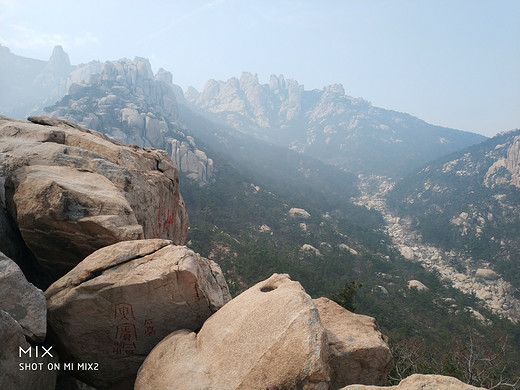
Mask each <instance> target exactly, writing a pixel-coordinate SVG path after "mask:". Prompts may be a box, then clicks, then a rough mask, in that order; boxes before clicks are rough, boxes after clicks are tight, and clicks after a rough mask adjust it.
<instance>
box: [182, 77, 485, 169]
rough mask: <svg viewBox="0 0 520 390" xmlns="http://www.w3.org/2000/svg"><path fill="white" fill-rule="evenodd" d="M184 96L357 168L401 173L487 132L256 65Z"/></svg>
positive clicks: (223, 117)
mask: <svg viewBox="0 0 520 390" xmlns="http://www.w3.org/2000/svg"><path fill="white" fill-rule="evenodd" d="M184 98H185V99H186V101H187V102H188V103H189V104H190V105H192V107H195V108H196V109H198V110H200V111H201V112H204V113H205V114H206V115H208V116H209V117H210V118H212V119H214V120H217V121H219V122H222V123H226V124H228V125H230V126H232V127H234V128H235V129H237V130H240V131H242V132H244V133H247V134H251V135H254V136H255V137H258V138H260V139H264V140H267V141H269V142H272V143H274V144H277V145H280V146H284V147H287V148H290V149H291V150H295V151H298V152H300V153H304V154H306V155H309V156H312V157H315V158H317V159H319V160H321V161H323V162H325V163H327V164H331V165H335V166H338V167H340V168H342V169H345V170H347V171H349V172H352V173H356V174H358V173H363V174H384V175H395V176H401V175H403V174H405V173H409V172H411V171H413V170H414V169H415V168H416V167H419V166H421V165H423V164H425V163H427V162H428V161H431V160H432V159H434V158H436V157H438V156H441V155H444V154H448V153H451V152H453V151H456V150H459V149H462V148H464V147H466V146H469V145H472V144H475V143H479V142H482V141H483V140H484V139H485V137H484V136H481V135H477V134H473V133H468V132H463V131H458V130H454V129H449V128H445V127H440V126H434V125H430V124H428V123H426V122H424V121H422V120H420V119H418V118H415V117H413V116H411V115H408V114H405V113H400V112H396V111H390V110H385V109H383V108H378V107H374V106H372V104H371V103H370V102H368V101H366V100H363V99H359V98H353V97H350V96H348V95H346V94H345V90H344V88H343V86H342V85H341V84H335V85H330V86H326V87H324V88H323V89H321V90H317V89H315V90H312V91H306V90H305V89H304V87H303V85H300V84H299V83H298V82H297V81H295V80H290V79H289V80H285V78H284V77H283V76H275V75H272V76H271V79H270V81H269V84H260V83H259V81H258V77H257V76H256V75H253V74H251V73H243V74H242V76H241V77H240V79H237V78H231V79H229V80H228V81H226V82H224V81H215V80H209V81H208V82H207V83H206V85H205V86H204V89H203V90H202V92H200V93H199V92H198V91H196V90H195V89H193V88H188V90H187V91H186V92H185V94H184Z"/></svg>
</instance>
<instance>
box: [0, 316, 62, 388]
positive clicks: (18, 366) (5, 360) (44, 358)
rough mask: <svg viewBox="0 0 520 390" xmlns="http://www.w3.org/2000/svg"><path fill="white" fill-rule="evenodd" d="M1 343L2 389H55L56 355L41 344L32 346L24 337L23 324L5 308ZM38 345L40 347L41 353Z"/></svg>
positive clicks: (0, 381) (0, 333)
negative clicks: (46, 350)
mask: <svg viewBox="0 0 520 390" xmlns="http://www.w3.org/2000/svg"><path fill="white" fill-rule="evenodd" d="M0 345H1V346H2V347H1V348H0V389H6V390H7V389H16V390H34V389H38V390H54V388H55V386H56V377H57V374H58V371H57V370H56V369H54V364H55V363H57V362H58V357H57V355H56V354H55V353H54V352H53V351H52V349H51V348H49V347H47V348H48V349H49V350H50V351H49V352H48V353H46V352H45V350H44V349H42V347H41V346H36V347H32V346H31V344H29V343H28V342H27V341H26V340H25V336H24V331H23V330H22V327H21V326H20V325H19V324H18V322H17V321H16V320H15V319H14V318H13V317H12V316H11V315H10V314H9V313H7V312H5V311H3V310H0ZM36 348H40V349H39V352H38V353H37V352H36V351H37V350H36ZM49 364H50V365H51V366H50V368H51V369H49Z"/></svg>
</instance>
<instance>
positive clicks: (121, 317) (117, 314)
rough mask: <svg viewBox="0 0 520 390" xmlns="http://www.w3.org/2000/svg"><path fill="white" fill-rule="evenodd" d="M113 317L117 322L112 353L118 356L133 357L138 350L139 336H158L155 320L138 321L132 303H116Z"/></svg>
mask: <svg viewBox="0 0 520 390" xmlns="http://www.w3.org/2000/svg"><path fill="white" fill-rule="evenodd" d="M112 316H113V317H112V318H113V320H115V328H114V330H113V332H114V333H113V343H112V352H113V353H115V354H116V355H128V356H131V355H133V354H134V351H135V350H136V348H137V341H138V338H139V335H141V336H140V337H142V336H143V335H144V336H146V337H150V336H154V335H156V332H155V327H154V324H153V319H152V318H146V319H145V320H144V321H143V322H141V320H140V319H139V320H137V319H136V317H135V314H134V308H133V307H132V304H130V303H126V302H120V303H116V304H115V305H114V311H113V314H112ZM141 324H142V327H141Z"/></svg>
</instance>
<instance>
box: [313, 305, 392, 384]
mask: <svg viewBox="0 0 520 390" xmlns="http://www.w3.org/2000/svg"><path fill="white" fill-rule="evenodd" d="M314 304H315V305H316V307H317V308H318V311H319V313H320V319H321V322H322V324H323V326H324V327H325V329H326V331H327V340H328V346H329V365H330V377H331V378H330V379H331V380H330V389H338V388H340V387H343V386H346V385H350V384H354V383H365V384H374V385H383V384H385V383H386V379H387V377H388V374H389V373H390V370H391V369H392V363H393V358H392V353H391V352H390V348H388V345H387V343H386V341H385V340H384V336H383V335H382V334H381V332H380V331H379V329H378V327H377V324H376V321H375V319H374V318H372V317H368V316H364V315H360V314H355V313H351V312H349V311H348V310H345V309H344V308H343V307H341V306H340V305H338V304H337V303H335V302H333V301H331V300H330V299H327V298H319V299H315V300H314Z"/></svg>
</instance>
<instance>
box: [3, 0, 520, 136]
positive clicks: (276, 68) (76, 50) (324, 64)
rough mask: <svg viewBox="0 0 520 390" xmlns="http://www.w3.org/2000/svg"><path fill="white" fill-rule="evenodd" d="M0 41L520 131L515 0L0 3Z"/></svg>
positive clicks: (195, 81) (437, 120) (488, 130)
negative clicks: (273, 83) (334, 90)
mask: <svg viewBox="0 0 520 390" xmlns="http://www.w3.org/2000/svg"><path fill="white" fill-rule="evenodd" d="M0 44H1V45H3V46H7V47H8V48H9V49H11V51H12V52H13V53H14V54H17V55H21V56H26V57H31V58H38V59H43V60H48V58H49V56H50V55H51V53H52V49H53V47H54V46H56V45H61V46H63V48H64V50H65V51H66V52H67V53H68V55H69V57H70V60H71V63H72V64H73V65H76V64H80V63H87V62H90V61H92V60H100V61H108V60H117V59H120V58H130V59H133V58H134V57H136V56H139V57H145V58H148V59H149V60H150V62H151V64H152V69H153V70H154V72H156V71H157V70H158V69H159V68H160V67H162V68H164V69H166V70H169V71H170V72H172V74H173V78H174V83H176V84H178V85H180V86H181V87H182V88H184V89H186V88H187V87H188V86H190V85H191V86H194V87H195V88H197V89H198V90H199V91H200V90H202V88H203V87H204V84H205V82H206V81H207V80H209V79H216V80H224V81H226V80H228V79H229V78H231V77H240V75H241V73H242V72H244V71H245V72H251V73H253V74H257V75H258V78H259V81H260V83H262V84H264V83H268V82H269V77H270V75H271V74H276V75H280V74H283V75H284V77H285V78H286V79H295V80H297V81H298V82H299V83H300V84H303V85H304V86H305V89H306V90H311V89H321V88H323V87H324V86H326V85H330V84H342V85H343V86H344V88H345V92H346V94H347V95H349V96H353V97H361V98H363V99H365V100H368V101H370V102H372V104H373V105H374V106H378V107H383V108H386V109H392V110H396V111H400V112H407V113H409V114H411V115H414V116H416V117H419V118H421V119H423V120H425V121H427V122H429V123H432V124H435V125H441V126H446V127H451V128H455V129H460V130H466V131H471V132H476V133H480V134H484V135H487V136H493V135H495V134H496V133H498V132H501V131H505V130H511V129H514V128H520V0H291V1H283V0H277V1H275V0H262V1H259V0H214V1H200V0H160V1H159V0H124V1H123V0H102V1H96V0H90V1H86V0H67V1H66V0H55V1H52V0H0ZM0 67H1V58H0ZM0 88H1V86H0Z"/></svg>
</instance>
